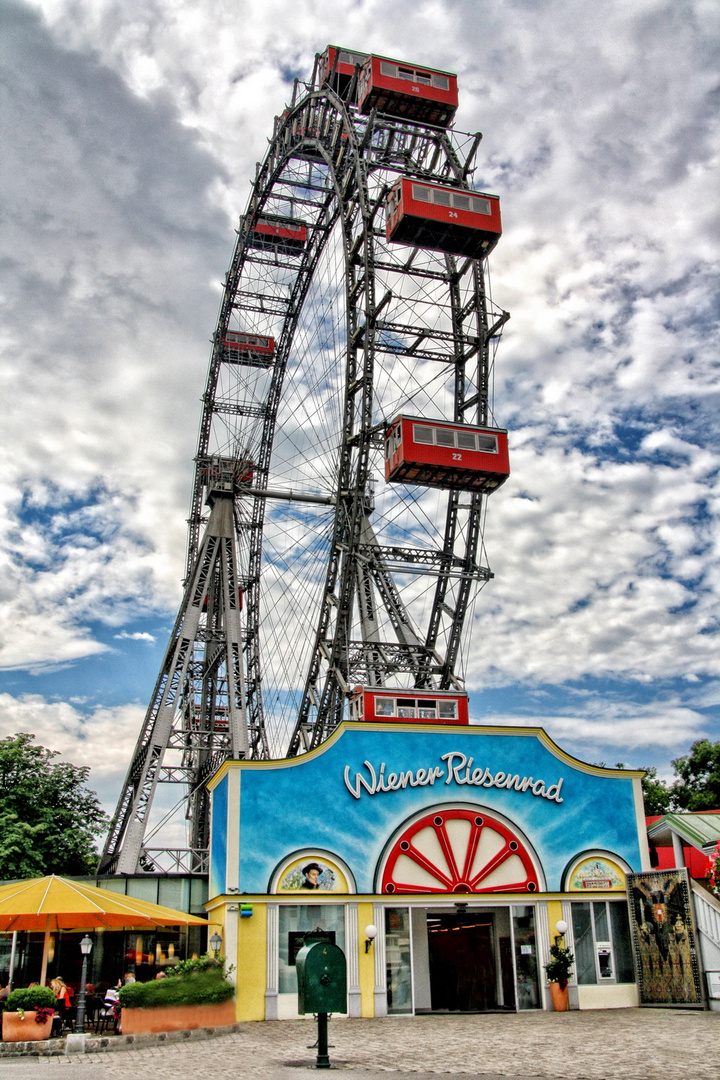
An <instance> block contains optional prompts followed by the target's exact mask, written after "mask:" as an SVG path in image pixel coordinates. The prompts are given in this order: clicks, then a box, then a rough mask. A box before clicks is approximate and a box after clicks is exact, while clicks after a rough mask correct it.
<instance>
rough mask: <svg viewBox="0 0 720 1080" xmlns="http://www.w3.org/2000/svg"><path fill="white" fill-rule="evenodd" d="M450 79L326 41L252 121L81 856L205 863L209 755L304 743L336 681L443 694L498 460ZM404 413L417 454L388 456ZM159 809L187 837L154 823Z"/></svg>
mask: <svg viewBox="0 0 720 1080" xmlns="http://www.w3.org/2000/svg"><path fill="white" fill-rule="evenodd" d="M456 101H457V97H456V83H455V80H454V76H452V75H450V74H448V73H445V72H435V71H432V70H430V69H425V68H413V67H408V66H405V65H402V64H399V63H398V62H396V61H388V60H384V59H383V58H377V57H370V56H367V55H365V54H358V53H347V52H345V51H344V50H339V49H335V48H332V47H329V48H328V50H327V51H326V53H325V54H324V56H322V57H318V59H317V61H316V65H315V71H314V73H313V77H312V79H311V81H310V82H309V83H307V84H301V83H296V85H295V90H294V94H293V99H292V102H291V104H290V105H289V106H288V108H287V109H286V110H285V112H284V113H283V114H282V115H281V116H279V117H277V118H276V120H275V125H274V130H273V133H272V137H271V139H270V143H269V148H268V151H267V154H266V156H265V159H264V161H262V162H261V163H259V164H258V166H257V170H256V175H255V179H254V183H253V188H252V194H251V197H250V201H249V204H248V207H247V210H246V213H245V214H244V215H243V217H242V218H241V221H240V227H239V230H238V237H237V243H236V246H235V251H234V254H233V258H232V262H231V265H230V269H229V271H228V273H227V275H226V279H225V287H224V295H223V300H222V305H221V309H220V315H219V319H218V325H217V329H216V332H215V335H214V344H213V351H212V357H211V361H210V367H209V372H208V378H207V384H206V389H205V393H204V396H203V413H202V421H201V425H200V436H199V444H198V452H197V457H196V471H195V480H194V487H193V496H192V505H191V514H190V521H189V543H188V561H187V578H186V583H185V591H184V596H183V600H182V603H181V607H180V611H179V613H178V617H177V620H176V623H175V626H174V629H173V632H172V635H171V638H170V642H169V645H168V648H167V652H166V655H165V658H164V661H163V665H162V669H161V671H160V674H159V677H158V681H157V684H156V687H155V690H154V693H153V696H152V699H151V703H150V707H149V709H148V712H147V714H146V717H145V722H144V724H143V727H142V730H141V732H140V737H139V739H138V743H137V746H136V750H135V754H134V756H133V760H132V762H131V763H130V767H129V770H128V774H127V777H126V781H125V784H124V787H123V790H122V793H121V796H120V800H119V803H118V807H117V811H116V813H115V816H114V818H113V822H112V825H111V829H110V833H109V837H108V840H107V843H106V845H105V850H104V852H103V856H102V860H101V870H103V871H104V872H110V873H112V872H124V873H135V872H138V871H140V872H142V871H148V872H153V871H185V872H204V870H205V868H206V848H207V837H208V801H207V800H208V797H207V793H206V791H205V787H204V781H205V780H206V779H207V778H208V776H209V775H210V774H211V773H212V772H213V771H214V769H215V768H216V767H217V766H218V765H219V764H220V763H221V762H222V761H223V760H224V759H225V758H227V757H233V758H247V759H269V758H279V757H283V756H293V755H297V754H301V753H304V752H307V751H308V750H310V749H312V748H314V747H315V746H317V745H319V743H321V742H322V741H323V740H324V739H326V738H327V736H328V735H329V734H330V733H331V732H332V731H333V730H334V729H335V728H336V727H337V725H338V724H339V723H340V722H341V721H342V720H343V718H344V717H345V714H346V709H347V703H348V700H349V698H350V696H351V695H352V692H353V690H354V688H355V687H367V688H386V689H389V688H390V689H391V688H397V689H398V690H403V689H404V690H407V689H408V688H415V689H417V690H418V691H422V692H423V694H424V696H425V697H427V696H428V695H430V694H431V692H432V691H433V690H436V691H438V692H440V691H446V692H447V691H455V692H457V693H458V694H462V692H463V688H464V678H463V676H464V664H465V660H466V647H467V641H466V638H467V634H468V628H469V626H470V624H471V621H472V619H471V616H472V610H473V604H474V603H475V600H476V598H477V595H478V593H479V591H480V589H481V588H482V586H483V584H484V583H485V582H486V581H487V580H488V579H489V577H491V574H490V571H489V569H488V566H487V565H486V559H485V556H484V549H483V542H482V527H483V519H484V513H485V504H486V497H487V494H489V493H490V492H491V491H492V490H493V489H494V488H495V487H497V486H498V485H499V484H500V483H501V482H502V480H503V479H504V478H505V476H506V475H507V469H506V468H505V469H503V467H502V466H501V465H500V466H498V465H496V464H493V461H492V460H489V455H488V454H487V453H482V451H483V449H485V450H486V451H487V450H490V451H492V452H493V453H497V452H498V450H500V451H501V453H500V457H502V449H503V443H502V439H503V431H502V429H500V428H498V427H497V425H496V424H495V422H494V418H493V416H492V414H491V384H492V369H493V360H494V353H495V348H496V346H497V342H498V339H499V337H500V334H501V332H502V327H503V325H504V323H505V321H506V320H507V318H508V315H507V313H506V312H503V311H502V310H500V309H499V308H497V307H496V306H495V305H494V304H493V303H492V301H491V298H490V296H489V287H488V277H487V268H486V263H485V256H486V254H487V253H488V252H489V250H491V249H492V247H493V246H494V244H495V242H496V241H497V238H498V236H499V232H500V226H499V208H498V200H497V197H496V196H489V195H485V194H477V193H476V192H475V189H474V186H473V183H474V171H475V157H476V153H477V149H478V146H479V143H480V138H481V136H480V135H479V134H474V135H467V134H462V133H459V132H457V131H455V130H454V129H452V128H451V127H450V126H449V124H450V122H451V120H452V115H453V113H454V107H455V103H456ZM403 431H405V432H406V433H408V434H406V442H407V443H409V441H410V440H411V439H412V438H415V439H416V440H417V441H418V448H416V449H419V450H421V451H422V453H421V454H420V457H421V458H422V456H423V454H424V463H423V462H420V464H419V465H418V464H417V463H415V464H412V463H410V464H408V460H407V459H408V457H409V456H411V455H409V454H408V453H405V464H404V465H402V466H401V467H400V468H399V469H396V470H395V471H393V464H392V463H393V461H396V460H400V458H398V446H399V443H400V442H401V441H402V439H401V433H402V432H403ZM411 431H412V432H414V433H415V434H414V435H412V436H411V435H410V434H409V432H411ZM423 432H424V434H423ZM493 440H494V442H493ZM420 443H423V444H425V445H423V446H420ZM506 445H507V443H506V437H505V442H504V446H505V448H506ZM493 447H494V449H493ZM409 449H410V448H409V446H408V447H407V450H408V451H409ZM431 451H432V452H431ZM393 452H395V457H392V454H393ZM400 457H402V453H400ZM498 460H499V459H498ZM403 470H404V471H403ZM161 791H162V792H164V793H165V800H164V801H163V799H160V798H158V794H159V793H160V792H161ZM168 792H171V797H170V798H169V799H168V797H167V793H168ZM153 805H155V811H154V812H153ZM178 807H179V808H181V809H184V811H185V817H186V819H187V823H188V834H189V835H188V838H187V840H186V841H185V842H184V843H183V842H182V841H180V842H179V841H178V839H177V837H176V838H175V839H174V841H172V842H171V843H168V842H167V841H165V842H163V840H162V839H161V840H158V839H157V838H158V837H162V835H163V833H162V830H163V828H167V825H168V822H169V821H171V820H172V818H173V814H174V812H175V811H176V810H177V809H178Z"/></svg>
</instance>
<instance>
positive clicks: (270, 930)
mask: <svg viewBox="0 0 720 1080" xmlns="http://www.w3.org/2000/svg"><path fill="white" fill-rule="evenodd" d="M278 926H279V905H278V904H268V905H267V950H266V954H265V968H266V974H265V1019H266V1020H277V1018H278V956H279V937H278Z"/></svg>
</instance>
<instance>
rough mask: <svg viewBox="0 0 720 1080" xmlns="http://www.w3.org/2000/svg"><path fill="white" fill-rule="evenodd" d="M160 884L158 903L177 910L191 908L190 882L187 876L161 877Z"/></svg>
mask: <svg viewBox="0 0 720 1080" xmlns="http://www.w3.org/2000/svg"><path fill="white" fill-rule="evenodd" d="M158 885H159V888H158V904H161V905H162V906H163V907H169V908H174V910H175V911H188V910H189V908H190V882H189V881H188V879H187V878H171V877H168V878H160V881H159V883H158Z"/></svg>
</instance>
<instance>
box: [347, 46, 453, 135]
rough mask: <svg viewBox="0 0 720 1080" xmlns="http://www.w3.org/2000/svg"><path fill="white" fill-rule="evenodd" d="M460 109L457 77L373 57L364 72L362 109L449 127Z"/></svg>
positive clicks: (360, 88)
mask: <svg viewBox="0 0 720 1080" xmlns="http://www.w3.org/2000/svg"><path fill="white" fill-rule="evenodd" d="M457 107H458V90H457V75H453V74H451V73H450V72H449V71H433V70H432V68H418V67H415V66H414V65H410V64H403V63H400V62H399V61H398V60H388V59H386V58H385V57H382V56H370V57H368V59H367V60H366V61H365V63H364V65H363V67H362V68H361V70H360V76H359V79H358V108H359V110H360V112H361V113H365V114H366V115H367V114H368V113H370V112H371V111H372V110H373V109H376V110H377V111H378V112H379V113H387V114H388V115H389V116H400V117H402V118H403V119H405V120H411V121H412V120H415V121H417V122H418V123H419V124H435V125H436V127H447V126H448V125H449V124H450V123H451V121H452V118H453V116H454V115H455V112H456V110H457Z"/></svg>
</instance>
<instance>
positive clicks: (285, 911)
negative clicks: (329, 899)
mask: <svg viewBox="0 0 720 1080" xmlns="http://www.w3.org/2000/svg"><path fill="white" fill-rule="evenodd" d="M279 931H280V934H279V937H280V964H279V971H278V974H279V982H278V990H279V992H280V993H281V994H296V993H297V971H296V968H295V957H296V956H297V954H298V951H299V950H300V949H301V948H302V945H303V941H302V934H301V931H304V932H305V933H306V934H309V933H312V932H313V931H316V932H322V931H325V932H326V933H327V934H328V936H329V937H330V939H331V940H332V941H334V942H335V944H336V945H339V946H340V948H341V949H342V950H343V952H345V908H344V906H343V905H342V904H282V905H281V906H280V912H279Z"/></svg>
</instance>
